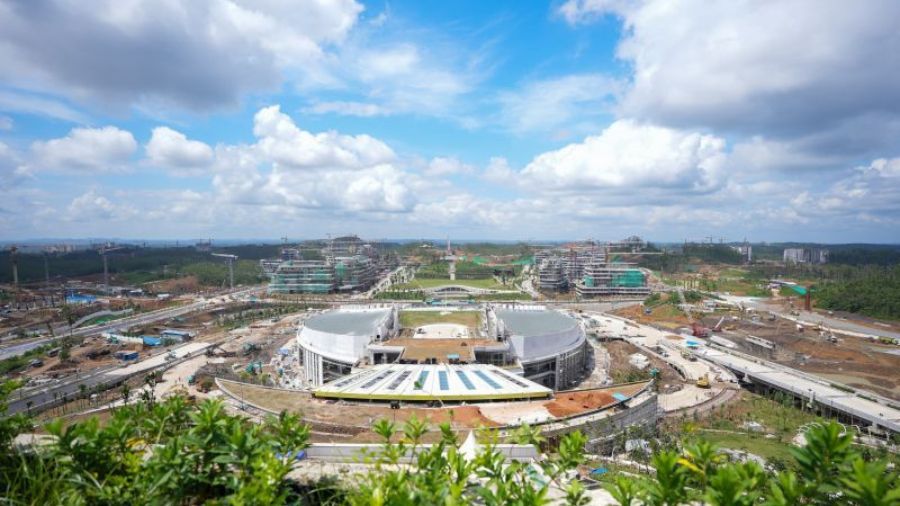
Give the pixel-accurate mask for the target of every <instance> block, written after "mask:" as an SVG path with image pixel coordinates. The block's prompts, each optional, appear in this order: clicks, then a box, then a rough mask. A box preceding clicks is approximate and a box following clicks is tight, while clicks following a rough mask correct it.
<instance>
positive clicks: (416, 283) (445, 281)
mask: <svg viewBox="0 0 900 506" xmlns="http://www.w3.org/2000/svg"><path fill="white" fill-rule="evenodd" d="M443 285H461V286H471V287H472V288H484V289H487V290H512V289H513V286H512V285H510V286H503V285H501V284H500V283H497V281H495V280H494V279H493V278H490V279H456V280H453V281H451V280H450V279H449V278H416V279H414V280H412V282H410V283H404V284H402V285H396V286H394V287H393V289H396V290H422V289H425V288H435V287H438V286H443Z"/></svg>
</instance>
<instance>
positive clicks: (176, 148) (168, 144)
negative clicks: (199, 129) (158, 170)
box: [145, 127, 213, 169]
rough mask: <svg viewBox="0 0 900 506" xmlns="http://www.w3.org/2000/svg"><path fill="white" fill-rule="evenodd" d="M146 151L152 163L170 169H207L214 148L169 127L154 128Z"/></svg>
mask: <svg viewBox="0 0 900 506" xmlns="http://www.w3.org/2000/svg"><path fill="white" fill-rule="evenodd" d="M145 151H146V153H147V157H148V158H149V159H150V161H151V162H153V163H155V164H158V165H160V166H162V167H168V168H181V169H190V168H197V167H205V166H207V165H209V164H210V163H211V162H212V160H213V150H212V148H210V147H209V146H208V145H206V144H205V143H203V142H200V141H195V140H190V139H188V138H187V137H186V136H185V135H184V134H183V133H181V132H178V131H176V130H172V129H171V128H169V127H156V128H154V129H153V133H152V135H151V137H150V141H149V142H148V143H147V145H146V147H145Z"/></svg>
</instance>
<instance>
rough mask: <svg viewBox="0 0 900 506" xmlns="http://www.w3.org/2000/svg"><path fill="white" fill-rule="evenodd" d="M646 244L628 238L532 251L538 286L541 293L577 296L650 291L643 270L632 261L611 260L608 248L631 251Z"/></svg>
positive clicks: (588, 296)
mask: <svg viewBox="0 0 900 506" xmlns="http://www.w3.org/2000/svg"><path fill="white" fill-rule="evenodd" d="M645 244H646V243H645V242H644V241H643V240H641V239H640V238H639V237H629V238H628V239H625V240H623V241H617V242H613V243H606V244H604V243H598V242H594V241H586V242H584V243H576V244H569V245H566V246H563V247H560V248H554V249H546V250H543V251H540V252H538V253H537V254H535V264H536V265H537V266H538V272H537V273H538V287H539V289H540V290H541V291H545V292H565V291H569V290H571V289H574V290H575V293H576V294H577V295H578V297H581V298H591V297H604V296H642V295H647V294H649V293H650V289H649V287H648V286H647V279H646V276H645V274H644V272H643V271H641V270H640V269H638V268H637V267H635V266H634V265H633V264H628V263H623V262H617V261H613V259H612V258H611V256H610V250H611V249H625V250H626V251H628V252H631V253H635V252H637V251H638V250H640V249H641V248H643V247H644V245H645Z"/></svg>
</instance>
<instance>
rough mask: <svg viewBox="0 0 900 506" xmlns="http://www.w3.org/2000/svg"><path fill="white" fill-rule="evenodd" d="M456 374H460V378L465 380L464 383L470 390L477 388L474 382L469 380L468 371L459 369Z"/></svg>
mask: <svg viewBox="0 0 900 506" xmlns="http://www.w3.org/2000/svg"><path fill="white" fill-rule="evenodd" d="M456 375H457V376H459V379H460V380H461V381H462V382H463V385H465V386H466V388H468V389H469V390H475V385H473V384H472V382H471V381H470V380H469V377H468V376H466V373H464V372H462V371H460V370H459V369H457V370H456Z"/></svg>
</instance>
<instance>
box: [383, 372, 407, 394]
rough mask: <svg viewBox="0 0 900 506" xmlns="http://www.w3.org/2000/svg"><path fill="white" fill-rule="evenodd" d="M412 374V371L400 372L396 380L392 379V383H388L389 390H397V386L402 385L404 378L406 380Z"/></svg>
mask: <svg viewBox="0 0 900 506" xmlns="http://www.w3.org/2000/svg"><path fill="white" fill-rule="evenodd" d="M410 374H412V371H403V372H402V373H401V374H400V376H397V377H396V378H395V379H394V381H392V382H391V384H390V385H388V390H396V389H397V387H399V386H400V383H403V380H405V379H406V378H408V377H409V375H410Z"/></svg>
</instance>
